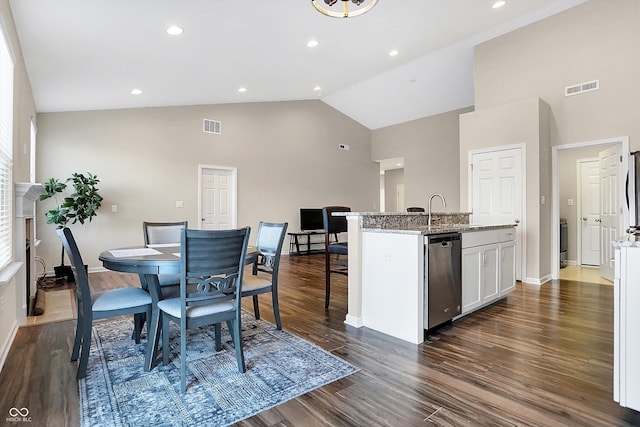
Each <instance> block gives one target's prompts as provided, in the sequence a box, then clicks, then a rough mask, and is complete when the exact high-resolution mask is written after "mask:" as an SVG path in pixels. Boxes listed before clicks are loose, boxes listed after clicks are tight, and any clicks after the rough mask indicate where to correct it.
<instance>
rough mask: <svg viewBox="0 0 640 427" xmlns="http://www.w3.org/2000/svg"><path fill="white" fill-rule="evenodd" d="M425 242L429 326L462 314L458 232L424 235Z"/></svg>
mask: <svg viewBox="0 0 640 427" xmlns="http://www.w3.org/2000/svg"><path fill="white" fill-rule="evenodd" d="M424 243H425V250H426V251H425V257H424V259H425V281H424V285H425V292H424V295H425V303H424V325H425V329H431V328H433V327H436V326H438V325H441V324H442V323H445V322H447V321H449V320H451V319H452V318H453V317H455V316H457V315H458V314H460V313H461V307H462V242H461V240H460V233H446V234H433V235H427V236H425V238H424Z"/></svg>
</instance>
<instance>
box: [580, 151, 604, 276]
mask: <svg viewBox="0 0 640 427" xmlns="http://www.w3.org/2000/svg"><path fill="white" fill-rule="evenodd" d="M576 169H577V171H578V174H579V176H578V185H577V190H578V208H577V211H578V215H577V218H576V228H577V230H576V234H577V238H578V241H577V245H576V247H577V249H578V252H577V264H578V265H588V266H600V221H601V220H600V161H599V159H598V158H590V159H579V160H578V161H577V168H576Z"/></svg>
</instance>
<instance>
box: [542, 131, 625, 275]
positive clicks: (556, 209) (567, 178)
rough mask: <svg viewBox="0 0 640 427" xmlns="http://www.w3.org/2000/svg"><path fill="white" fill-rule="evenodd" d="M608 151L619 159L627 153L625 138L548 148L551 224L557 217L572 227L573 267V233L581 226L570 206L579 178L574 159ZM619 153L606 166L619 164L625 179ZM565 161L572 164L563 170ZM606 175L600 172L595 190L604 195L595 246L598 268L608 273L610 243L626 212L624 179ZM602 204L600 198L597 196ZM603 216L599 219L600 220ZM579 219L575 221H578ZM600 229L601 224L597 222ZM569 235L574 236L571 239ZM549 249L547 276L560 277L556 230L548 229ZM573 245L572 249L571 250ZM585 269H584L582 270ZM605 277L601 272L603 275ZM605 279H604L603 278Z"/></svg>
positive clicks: (572, 254) (572, 253)
mask: <svg viewBox="0 0 640 427" xmlns="http://www.w3.org/2000/svg"><path fill="white" fill-rule="evenodd" d="M608 148H611V149H612V150H614V151H615V152H618V153H622V154H621V155H622V157H623V158H624V156H625V155H626V154H627V153H629V138H628V137H618V138H610V139H604V140H596V141H586V142H580V143H576V144H566V145H560V146H554V147H552V152H551V175H552V178H551V180H552V224H559V223H560V218H561V217H563V218H567V221H570V222H571V223H572V224H569V225H570V227H569V236H570V238H569V260H570V261H569V264H570V265H573V266H576V265H580V264H579V263H581V259H579V258H578V256H577V253H578V249H577V247H576V245H577V237H576V236H577V233H578V231H577V230H578V228H577V227H578V224H580V226H581V222H582V216H580V217H579V216H578V215H579V213H578V207H579V203H574V200H575V199H577V196H572V194H571V192H572V191H573V192H574V194H575V192H576V191H577V188H578V179H577V176H578V175H579V173H578V172H576V169H575V165H577V163H576V160H577V159H579V158H589V157H595V156H598V155H599V153H601V152H603V151H604V150H606V149H608ZM572 156H573V157H572ZM619 156H620V155H619V154H616V155H615V156H614V155H613V154H611V153H610V154H609V156H608V159H609V164H611V163H613V161H614V160H615V161H616V162H618V163H619V164H620V166H619V168H617V169H618V170H619V176H621V177H625V176H626V174H627V172H628V162H626V161H622V162H621V163H620V158H619ZM605 157H606V156H605ZM567 159H571V160H569V162H570V163H571V164H572V165H573V166H571V167H570V168H567V167H565V165H567ZM599 161H600V166H599V167H601V165H602V164H603V163H602V162H603V161H604V164H607V160H606V159H602V158H601V159H600V160H599ZM608 170H609V172H607V173H606V174H604V175H607V176H606V177H603V173H602V170H601V171H600V173H599V178H598V179H599V181H600V186H599V190H601V189H602V188H606V189H607V192H608V195H605V200H604V201H603V202H601V203H602V204H603V205H606V206H605V211H606V212H605V213H606V215H604V216H606V217H607V218H606V221H607V226H606V227H599V228H600V230H599V231H600V247H599V257H600V259H599V263H598V264H599V265H600V266H602V265H606V266H607V267H606V270H608V271H611V272H612V261H611V259H610V258H611V255H612V250H611V240H612V239H614V240H615V238H617V237H619V236H618V235H617V234H618V233H619V232H620V230H622V228H623V224H627V223H628V218H629V214H628V212H629V211H628V209H627V207H626V205H625V204H624V200H625V198H624V179H619V178H616V177H612V176H611V175H610V174H609V173H610V172H611V170H612V168H608ZM599 199H600V200H601V201H602V200H603V198H601V197H599ZM604 216H603V217H604ZM578 219H579V221H578ZM600 225H601V226H602V223H600ZM571 235H573V236H574V237H573V238H571ZM551 245H552V247H551V248H550V251H551V258H552V259H551V262H552V264H551V265H552V271H551V276H552V278H553V279H559V278H560V253H559V250H558V248H559V247H560V227H558V226H554V227H552V239H551ZM572 245H573V248H572ZM585 268H588V267H585ZM606 274H608V273H607V272H605V275H606ZM605 277H606V276H605Z"/></svg>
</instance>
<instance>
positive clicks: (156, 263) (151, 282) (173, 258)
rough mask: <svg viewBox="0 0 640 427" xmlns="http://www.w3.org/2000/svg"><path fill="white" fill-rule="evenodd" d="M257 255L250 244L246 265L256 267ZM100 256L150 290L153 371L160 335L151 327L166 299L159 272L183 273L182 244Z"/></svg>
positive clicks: (147, 361) (147, 360) (147, 364)
mask: <svg viewBox="0 0 640 427" xmlns="http://www.w3.org/2000/svg"><path fill="white" fill-rule="evenodd" d="M151 249H153V250H155V251H154V253H151V252H152V251H151ZM116 251H121V255H125V256H116V255H114V252H116ZM116 253H117V252H116ZM257 258H258V250H257V249H256V248H255V247H254V246H249V247H247V255H246V258H245V265H249V264H254V266H255V262H256V261H257ZM98 259H99V260H100V261H102V266H103V267H104V268H106V269H109V270H112V271H119V272H122V273H133V274H137V275H138V276H140V282H141V285H142V287H143V288H144V289H148V290H149V294H150V295H151V300H152V303H153V306H152V309H151V319H150V321H148V322H147V331H148V333H147V350H146V352H145V356H144V369H145V370H146V371H150V370H151V368H152V367H153V362H154V359H155V354H156V351H157V348H158V334H157V333H153V334H152V332H157V331H150V328H152V327H154V326H156V325H158V323H159V322H158V316H159V313H158V301H160V300H161V299H162V287H161V286H160V282H159V280H158V275H159V274H180V246H154V247H153V248H146V247H144V246H134V247H128V248H118V249H109V250H106V251H104V252H102V253H101V254H100V256H99V257H98ZM172 286H173V285H172ZM154 329H155V328H154ZM152 335H154V336H155V338H154V339H151V336H152Z"/></svg>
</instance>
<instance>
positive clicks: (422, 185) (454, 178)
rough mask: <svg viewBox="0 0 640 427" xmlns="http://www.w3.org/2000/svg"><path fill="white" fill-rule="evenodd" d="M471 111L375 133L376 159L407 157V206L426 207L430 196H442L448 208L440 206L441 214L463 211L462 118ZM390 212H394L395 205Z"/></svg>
mask: <svg viewBox="0 0 640 427" xmlns="http://www.w3.org/2000/svg"><path fill="white" fill-rule="evenodd" d="M471 110H472V109H471V108H464V109H460V110H455V111H450V112H447V113H443V114H438V115H436V116H431V117H425V118H423V119H418V120H412V121H410V122H406V123H401V124H398V125H393V126H388V127H385V128H381V129H376V130H374V131H372V132H371V155H372V159H374V160H383V159H390V158H395V157H404V191H405V193H404V195H405V199H404V200H405V206H422V207H425V208H426V207H427V201H428V198H429V195H430V194H432V193H442V195H443V196H444V197H445V198H446V200H447V207H446V208H442V207H440V205H438V211H439V212H443V211H444V212H455V211H458V210H459V205H458V200H459V191H460V175H459V169H458V168H459V165H458V157H459V155H460V144H459V124H458V117H459V116H460V114H462V113H466V112H468V111H471ZM386 210H387V211H389V212H391V211H394V210H395V205H394V206H387V209H386Z"/></svg>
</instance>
